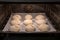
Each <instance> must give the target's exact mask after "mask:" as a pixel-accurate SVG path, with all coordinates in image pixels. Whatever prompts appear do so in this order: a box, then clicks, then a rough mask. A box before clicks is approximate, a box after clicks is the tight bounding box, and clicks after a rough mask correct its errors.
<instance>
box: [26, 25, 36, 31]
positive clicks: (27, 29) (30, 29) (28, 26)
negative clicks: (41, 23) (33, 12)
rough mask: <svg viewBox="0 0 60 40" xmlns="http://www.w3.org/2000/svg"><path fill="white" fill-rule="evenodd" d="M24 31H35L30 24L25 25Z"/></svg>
mask: <svg viewBox="0 0 60 40" xmlns="http://www.w3.org/2000/svg"><path fill="white" fill-rule="evenodd" d="M25 31H27V32H34V31H35V28H34V27H33V26H31V25H27V26H26V27H25Z"/></svg>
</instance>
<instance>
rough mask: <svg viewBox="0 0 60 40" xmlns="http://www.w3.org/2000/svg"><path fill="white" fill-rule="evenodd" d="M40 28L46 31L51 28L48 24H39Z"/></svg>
mask: <svg viewBox="0 0 60 40" xmlns="http://www.w3.org/2000/svg"><path fill="white" fill-rule="evenodd" d="M38 29H39V30H40V31H42V32H45V31H48V30H49V26H48V25H47V24H41V25H39V26H38Z"/></svg>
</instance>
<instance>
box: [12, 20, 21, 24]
mask: <svg viewBox="0 0 60 40" xmlns="http://www.w3.org/2000/svg"><path fill="white" fill-rule="evenodd" d="M20 23H21V21H19V20H11V25H20Z"/></svg>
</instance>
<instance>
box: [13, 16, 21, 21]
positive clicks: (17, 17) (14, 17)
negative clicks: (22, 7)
mask: <svg viewBox="0 0 60 40" xmlns="http://www.w3.org/2000/svg"><path fill="white" fill-rule="evenodd" d="M12 18H13V19H14V20H17V19H19V20H20V19H21V16H20V15H14V16H13V17H12Z"/></svg>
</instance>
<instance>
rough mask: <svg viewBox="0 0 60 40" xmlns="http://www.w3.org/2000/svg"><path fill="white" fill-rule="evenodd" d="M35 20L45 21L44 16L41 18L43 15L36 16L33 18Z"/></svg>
mask: <svg viewBox="0 0 60 40" xmlns="http://www.w3.org/2000/svg"><path fill="white" fill-rule="evenodd" d="M35 19H36V20H41V19H45V16H43V15H37V16H36V17H35Z"/></svg>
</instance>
